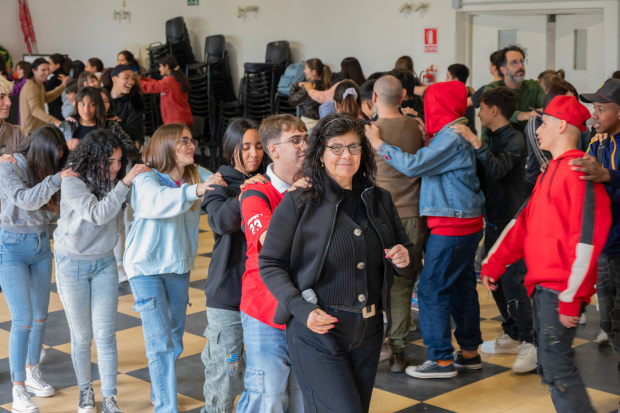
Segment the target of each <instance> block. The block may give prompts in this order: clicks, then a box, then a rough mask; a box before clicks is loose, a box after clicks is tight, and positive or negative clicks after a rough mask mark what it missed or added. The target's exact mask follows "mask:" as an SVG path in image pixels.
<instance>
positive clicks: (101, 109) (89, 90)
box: [75, 86, 106, 129]
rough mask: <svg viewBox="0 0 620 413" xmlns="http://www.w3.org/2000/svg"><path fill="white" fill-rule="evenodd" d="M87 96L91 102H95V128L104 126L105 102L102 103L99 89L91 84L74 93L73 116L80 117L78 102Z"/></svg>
mask: <svg viewBox="0 0 620 413" xmlns="http://www.w3.org/2000/svg"><path fill="white" fill-rule="evenodd" d="M85 97H88V98H89V99H90V101H91V102H95V105H96V106H97V109H96V110H95V116H96V118H97V119H96V120H97V129H100V128H104V127H105V122H106V117H105V104H104V103H103V98H102V97H101V91H100V90H99V89H97V88H94V87H92V86H85V87H83V88H82V89H80V90H79V91H78V92H77V93H76V95H75V116H76V117H77V118H78V120H79V118H80V111H79V110H78V103H80V102H83V101H84V98H85Z"/></svg>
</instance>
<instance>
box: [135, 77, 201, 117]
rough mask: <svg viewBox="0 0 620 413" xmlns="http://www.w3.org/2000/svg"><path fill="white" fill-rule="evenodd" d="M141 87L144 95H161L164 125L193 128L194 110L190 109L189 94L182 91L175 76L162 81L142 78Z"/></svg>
mask: <svg viewBox="0 0 620 413" xmlns="http://www.w3.org/2000/svg"><path fill="white" fill-rule="evenodd" d="M140 86H141V87H142V90H143V91H144V93H159V94H160V95H161V118H162V120H163V121H164V125H168V124H170V123H182V124H183V125H187V126H192V124H193V123H194V120H193V118H192V109H191V108H190V107H189V100H188V99H189V98H188V96H187V93H183V92H182V91H181V85H180V84H179V82H177V81H176V79H175V78H174V77H173V76H166V77H165V78H163V79H162V80H155V79H149V78H148V77H141V78H140Z"/></svg>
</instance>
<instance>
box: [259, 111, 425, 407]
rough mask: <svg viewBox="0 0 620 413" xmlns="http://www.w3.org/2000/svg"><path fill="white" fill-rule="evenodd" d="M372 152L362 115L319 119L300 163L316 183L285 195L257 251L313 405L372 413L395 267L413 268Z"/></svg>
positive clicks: (404, 271) (403, 273)
mask: <svg viewBox="0 0 620 413" xmlns="http://www.w3.org/2000/svg"><path fill="white" fill-rule="evenodd" d="M374 153H375V152H374V151H373V149H372V147H371V146H370V143H369V141H368V140H367V139H366V136H365V132H364V125H363V123H362V121H360V120H359V119H356V118H354V117H352V116H350V115H347V114H330V115H328V116H326V117H324V118H323V119H321V120H320V121H319V123H317V125H316V126H315V127H314V129H312V134H311V136H310V139H309V142H308V148H307V149H306V160H305V162H304V165H303V168H302V172H303V175H304V177H306V178H307V179H309V180H310V182H312V185H311V186H308V187H307V188H305V189H297V190H295V191H293V192H287V193H286V194H285V195H284V198H283V200H282V202H281V203H280V204H279V205H278V207H277V208H276V209H275V211H274V213H273V216H272V218H271V225H270V227H269V230H268V231H267V237H266V238H265V242H264V244H263V247H262V250H261V252H260V256H259V261H258V266H259V270H260V275H261V277H262V279H263V281H264V282H265V285H266V286H267V288H268V289H269V291H270V292H271V293H272V294H273V296H274V297H275V298H276V300H277V301H278V303H279V306H278V309H277V310H276V313H275V316H274V323H277V324H285V323H286V336H287V340H288V349H289V353H290V358H291V365H292V368H293V371H294V373H295V377H297V381H298V382H299V387H300V388H301V391H302V394H303V399H304V405H305V410H306V411H309V412H310V411H311V412H316V411H321V412H323V411H325V412H346V413H367V412H368V410H369V407H370V398H371V396H372V390H373V385H374V381H375V374H376V372H377V365H378V363H379V353H380V352H381V343H382V341H383V331H384V327H383V314H387V320H388V326H387V328H388V331H389V328H390V323H391V315H390V289H391V287H392V283H393V282H394V276H395V275H396V276H400V277H406V278H411V277H413V275H414V273H415V270H416V264H415V262H416V260H415V259H414V258H415V252H414V249H413V243H412V242H411V241H410V240H409V237H408V236H407V233H406V232H405V229H404V228H403V225H402V222H401V220H400V218H399V217H398V212H397V211H396V206H395V205H394V202H392V197H391V196H390V193H389V192H388V191H386V190H385V189H382V188H379V187H377V186H375V174H376V171H377V166H376V164H375V158H374ZM273 226H276V228H277V230H272V227H273ZM412 263H413V264H412Z"/></svg>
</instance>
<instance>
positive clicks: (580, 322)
mask: <svg viewBox="0 0 620 413" xmlns="http://www.w3.org/2000/svg"><path fill="white" fill-rule="evenodd" d="M585 323H586V313H582V314H581V316H580V317H579V325H582V324H585Z"/></svg>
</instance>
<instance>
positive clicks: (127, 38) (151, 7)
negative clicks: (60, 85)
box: [0, 0, 455, 79]
mask: <svg viewBox="0 0 620 413" xmlns="http://www.w3.org/2000/svg"><path fill="white" fill-rule="evenodd" d="M15 3H17V2H15V1H14V0H0V10H1V11H0V30H1V31H0V44H3V45H5V46H8V48H9V49H12V50H11V53H13V54H17V55H21V53H23V51H24V48H23V47H22V46H21V44H23V40H22V39H21V37H20V36H21V31H20V32H19V33H13V32H14V31H15V30H12V31H9V30H8V29H9V28H8V27H5V25H6V24H9V25H14V24H15V23H14V22H17V23H19V20H18V13H17V7H16V6H14V4H15ZM402 3H403V0H381V1H377V0H338V1H333V0H315V1H314V2H312V3H308V2H304V1H300V0H253V1H251V2H245V3H244V2H241V3H239V2H231V1H230V0H201V1H200V5H199V6H187V1H186V0H127V7H126V10H130V11H131V13H132V16H131V21H128V20H123V21H121V22H119V21H118V20H117V21H115V20H113V19H112V12H113V10H115V9H116V10H118V9H121V1H120V0H117V1H116V0H115V1H109V0H54V1H50V0H29V5H30V11H31V14H32V19H33V24H34V28H35V32H36V36H37V40H38V42H37V43H38V49H39V52H40V53H54V52H61V53H67V54H69V55H70V56H71V57H72V58H74V59H80V60H82V61H85V60H86V59H88V58H90V57H93V56H97V57H100V58H101V59H102V60H103V61H104V63H105V65H106V66H112V65H114V64H115V62H116V54H117V53H118V52H119V51H120V50H121V49H122V48H123V46H124V45H126V44H129V43H134V42H139V43H142V44H143V45H145V44H148V43H151V42H155V41H161V42H164V41H165V21H166V20H168V19H170V18H173V17H176V16H183V17H184V18H185V21H186V24H187V26H188V29H189V31H190V35H191V37H192V42H193V45H194V52H195V53H196V55H197V57H198V58H200V59H202V55H203V53H202V50H203V47H204V38H205V37H206V36H209V35H213V34H223V35H225V36H226V40H227V43H228V49H229V54H230V56H231V63H232V64H233V76H234V77H235V78H239V77H240V76H241V75H242V74H243V62H252V61H263V60H264V57H265V47H266V44H267V43H268V42H270V41H275V40H289V41H290V42H291V46H292V49H293V58H294V60H295V61H300V60H303V59H308V58H312V57H319V58H321V59H322V60H323V61H324V62H325V63H328V64H330V66H331V67H332V69H334V70H335V71H339V70H340V61H341V60H342V59H343V58H345V57H348V56H354V57H357V58H358V59H359V60H360V62H361V64H362V68H363V70H364V73H365V74H366V75H370V74H371V73H373V72H375V71H384V70H389V69H391V68H392V67H393V65H394V62H395V61H396V59H397V58H398V57H399V56H401V55H403V54H409V55H412V57H413V58H414V62H415V68H416V71H418V72H419V71H421V70H422V69H424V68H425V67H427V66H429V65H431V64H435V65H438V66H439V69H440V74H441V76H440V78H441V79H443V74H444V73H445V70H446V67H447V66H448V65H450V64H451V63H453V62H454V39H455V28H454V15H455V12H454V11H453V9H452V7H451V1H450V0H432V1H431V7H430V9H428V10H423V11H421V12H419V13H412V12H406V13H402V14H401V13H398V10H397V9H398V7H399V6H400V5H401V4H402ZM252 4H256V5H258V6H259V8H260V10H259V11H258V13H248V16H247V17H246V18H237V16H236V10H237V5H240V6H247V5H252ZM5 5H9V6H10V7H8V8H6V9H5ZM310 5H311V7H310ZM424 27H437V28H439V33H438V41H439V45H438V46H439V53H437V54H424V53H423V44H422V42H423V35H424ZM17 30H20V29H19V26H17ZM5 32H6V33H5Z"/></svg>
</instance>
